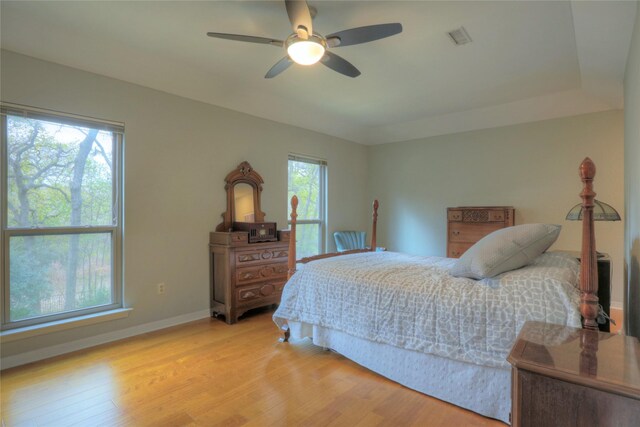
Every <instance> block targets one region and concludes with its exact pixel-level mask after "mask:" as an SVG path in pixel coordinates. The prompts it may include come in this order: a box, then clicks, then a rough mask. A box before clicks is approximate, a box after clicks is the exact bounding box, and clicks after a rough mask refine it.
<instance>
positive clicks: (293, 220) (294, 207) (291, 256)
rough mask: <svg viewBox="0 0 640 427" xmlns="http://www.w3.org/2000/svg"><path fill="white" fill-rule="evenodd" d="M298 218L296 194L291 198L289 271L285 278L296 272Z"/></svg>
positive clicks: (289, 277)
mask: <svg viewBox="0 0 640 427" xmlns="http://www.w3.org/2000/svg"><path fill="white" fill-rule="evenodd" d="M297 218H298V196H296V195H294V196H293V197H292V198H291V227H290V229H291V232H290V233H289V260H288V261H289V271H288V273H287V279H291V276H293V273H295V272H296V222H297Z"/></svg>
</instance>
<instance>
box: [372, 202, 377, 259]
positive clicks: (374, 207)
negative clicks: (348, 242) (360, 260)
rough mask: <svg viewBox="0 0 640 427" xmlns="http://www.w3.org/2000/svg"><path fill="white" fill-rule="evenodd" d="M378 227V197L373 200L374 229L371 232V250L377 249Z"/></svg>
mask: <svg viewBox="0 0 640 427" xmlns="http://www.w3.org/2000/svg"><path fill="white" fill-rule="evenodd" d="M377 227H378V199H376V200H374V201H373V230H372V232H371V251H372V252H375V251H376V237H377V236H376V228H377Z"/></svg>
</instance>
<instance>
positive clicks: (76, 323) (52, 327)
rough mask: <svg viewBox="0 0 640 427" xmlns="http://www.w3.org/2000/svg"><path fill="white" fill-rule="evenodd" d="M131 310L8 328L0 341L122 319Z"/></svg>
mask: <svg viewBox="0 0 640 427" xmlns="http://www.w3.org/2000/svg"><path fill="white" fill-rule="evenodd" d="M131 311H133V309H132V308H118V309H116V310H109V311H103V312H100V313H93V314H87V315H84V316H78V317H74V318H72V319H64V320H56V321H54V322H48V323H41V324H39V325H33V326H25V327H22V328H16V329H9V330H6V331H2V332H0V343H2V344H5V343H8V342H11V341H17V340H22V339H25V338H31V337H35V336H38V335H44V334H50V333H52V332H59V331H64V330H67V329H72V328H78V327H80V326H87V325H94V324H96V323H102V322H108V321H110V320H116V319H122V318H125V317H128V316H129V313H130V312H131Z"/></svg>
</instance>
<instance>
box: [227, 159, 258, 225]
mask: <svg viewBox="0 0 640 427" xmlns="http://www.w3.org/2000/svg"><path fill="white" fill-rule="evenodd" d="M224 180H225V182H226V185H225V186H224V189H225V190H226V191H227V210H226V212H224V213H223V214H222V222H221V223H220V224H218V226H217V227H216V231H231V229H232V228H233V219H234V218H235V209H236V208H235V186H236V184H249V185H250V186H251V188H252V189H253V211H254V217H255V222H263V221H264V215H265V214H264V212H262V210H260V195H261V194H262V184H264V180H263V179H262V177H261V176H260V174H259V173H258V172H256V171H255V170H254V169H253V167H252V166H251V165H250V164H249V162H246V161H245V162H242V163H240V164H239V165H238V167H236V168H235V169H234V170H232V171H231V172H229V174H228V175H227V176H226V178H225V179H224Z"/></svg>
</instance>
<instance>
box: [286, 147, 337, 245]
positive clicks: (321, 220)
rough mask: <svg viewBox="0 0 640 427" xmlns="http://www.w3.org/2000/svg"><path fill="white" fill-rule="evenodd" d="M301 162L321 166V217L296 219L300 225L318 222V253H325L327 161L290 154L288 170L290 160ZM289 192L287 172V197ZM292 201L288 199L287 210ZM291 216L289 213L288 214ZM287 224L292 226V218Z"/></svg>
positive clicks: (288, 219) (319, 207)
mask: <svg viewBox="0 0 640 427" xmlns="http://www.w3.org/2000/svg"><path fill="white" fill-rule="evenodd" d="M290 161H295V162H301V163H310V164H314V165H319V166H320V174H319V177H318V179H319V181H320V183H319V188H318V191H319V193H320V194H319V196H320V197H319V198H320V205H319V206H318V213H319V214H320V218H317V219H296V224H298V225H307V224H318V225H319V226H320V227H319V231H318V233H319V234H320V239H318V240H319V245H320V246H319V247H318V254H323V253H326V252H327V229H328V227H327V198H328V194H327V175H328V174H327V168H328V166H327V161H326V160H322V159H317V158H313V157H309V156H304V155H299V154H289V157H288V159H287V171H288V170H289V162H290ZM288 194H289V173H288V172H287V199H288V198H289V197H288ZM290 202H291V201H290V200H287V212H289V203H290ZM287 216H289V215H287ZM287 224H288V225H289V227H291V218H290V217H288V218H287Z"/></svg>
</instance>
